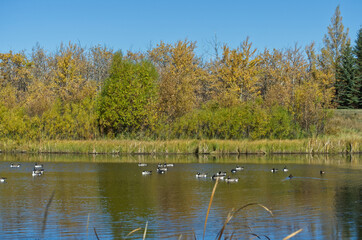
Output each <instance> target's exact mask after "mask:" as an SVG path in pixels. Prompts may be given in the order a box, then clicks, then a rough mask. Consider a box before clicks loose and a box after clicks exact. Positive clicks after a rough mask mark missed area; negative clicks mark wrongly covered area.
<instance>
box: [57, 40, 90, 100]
mask: <svg viewBox="0 0 362 240" xmlns="http://www.w3.org/2000/svg"><path fill="white" fill-rule="evenodd" d="M87 70H88V63H87V61H86V57H85V54H84V49H83V48H81V47H80V46H78V45H76V44H72V43H69V45H68V46H67V47H64V46H63V44H62V45H61V47H60V49H59V52H58V53H57V54H56V55H55V58H54V66H53V74H54V75H53V77H54V86H53V89H54V90H55V92H56V94H57V96H59V97H60V98H61V99H62V100H63V101H70V102H72V101H80V100H82V99H83V98H84V97H86V96H89V95H92V94H95V82H94V81H88V79H87V78H86V76H87Z"/></svg>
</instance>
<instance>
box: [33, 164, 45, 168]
mask: <svg viewBox="0 0 362 240" xmlns="http://www.w3.org/2000/svg"><path fill="white" fill-rule="evenodd" d="M34 168H43V164H38V163H35V165H34Z"/></svg>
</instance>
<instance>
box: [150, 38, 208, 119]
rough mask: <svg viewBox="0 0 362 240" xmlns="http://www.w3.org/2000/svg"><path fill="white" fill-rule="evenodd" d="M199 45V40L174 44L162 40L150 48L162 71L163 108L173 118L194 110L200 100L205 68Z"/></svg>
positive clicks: (164, 112)
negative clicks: (198, 49) (197, 53)
mask: <svg viewBox="0 0 362 240" xmlns="http://www.w3.org/2000/svg"><path fill="white" fill-rule="evenodd" d="M195 48H196V43H195V42H189V41H187V40H185V41H178V42H177V43H175V44H174V45H171V44H165V43H163V42H161V43H160V44H158V45H157V46H156V47H155V48H153V49H151V50H150V51H148V55H149V58H150V59H151V61H152V62H153V63H154V65H155V66H156V68H157V70H158V72H159V75H160V80H159V101H160V111H161V113H163V114H164V115H165V116H167V118H169V119H170V120H173V119H175V118H177V117H180V116H182V115H184V114H185V113H187V112H190V111H191V110H192V109H194V108H195V107H196V106H197V104H198V101H197V100H198V99H197V96H198V92H199V91H200V84H199V82H200V81H202V80H203V79H204V75H205V71H204V70H203V69H202V68H201V66H200V60H199V59H198V58H197V57H196V55H195V52H194V50H195Z"/></svg>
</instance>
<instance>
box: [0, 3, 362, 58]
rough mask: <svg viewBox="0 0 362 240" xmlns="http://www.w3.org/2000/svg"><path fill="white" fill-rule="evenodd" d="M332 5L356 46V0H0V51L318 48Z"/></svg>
mask: <svg viewBox="0 0 362 240" xmlns="http://www.w3.org/2000/svg"><path fill="white" fill-rule="evenodd" d="M337 5H340V9H341V15H342V17H343V24H344V25H345V27H348V28H349V29H350V33H349V36H350V37H351V39H352V41H354V40H355V38H356V34H357V31H358V29H359V28H360V27H361V26H362V1H360V0H358V1H357V0H345V1H334V0H323V1H318V0H313V1H311V0H303V1H293V0H286V1H271V0H254V1H250V0H249V1H241V0H239V1H236V0H235V1H231V0H223V1H213V0H209V1H197V0H193V1H190V0H183V1H171V0H162V1H161V0H160V1H157V0H155V1H151V0H149V1H145V0H143V1H141V0H129V1H116V0H114V1H110V0H102V1H101V0H99V1H95V0H87V1H85V0H11V1H10V0H0V10H1V21H0V52H8V51H10V50H12V51H21V50H26V52H27V53H29V52H30V51H31V49H32V48H33V47H34V46H35V44H36V43H37V42H38V43H39V44H40V46H42V47H44V48H45V49H46V50H48V51H55V49H56V48H57V47H58V46H59V45H60V43H61V42H64V43H68V42H69V41H72V42H75V43H80V44H81V45H82V46H83V47H90V46H94V45H98V44H100V45H105V46H107V47H110V48H113V49H114V50H119V49H121V50H122V51H127V50H132V51H138V50H140V51H145V50H147V49H148V48H149V47H150V46H151V45H153V46H155V45H156V44H157V43H159V42H160V41H164V42H166V43H174V42H176V41H178V40H184V39H188V40H190V41H196V42H197V46H198V50H197V52H198V54H205V53H207V52H208V51H210V49H211V47H210V44H209V42H210V41H211V40H212V39H213V38H214V36H217V39H218V41H220V42H222V43H226V44H228V45H229V46H230V47H232V48H235V47H237V46H239V44H240V43H241V42H242V41H243V40H244V39H245V38H246V37H247V36H249V37H250V41H251V42H252V43H253V46H254V47H256V48H257V49H258V50H263V49H264V48H269V49H273V48H277V49H282V48H288V47H292V46H294V44H295V43H298V44H299V45H300V46H305V45H306V44H309V43H311V42H312V41H315V42H316V45H317V47H321V46H322V39H323V36H324V34H325V33H326V32H327V26H328V25H329V24H330V19H331V17H332V15H333V13H334V11H335V8H336V7H337Z"/></svg>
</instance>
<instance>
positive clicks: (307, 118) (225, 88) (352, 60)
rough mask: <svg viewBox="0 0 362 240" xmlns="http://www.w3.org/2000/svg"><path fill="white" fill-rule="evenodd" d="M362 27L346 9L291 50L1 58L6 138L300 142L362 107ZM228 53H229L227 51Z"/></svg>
mask: <svg viewBox="0 0 362 240" xmlns="http://www.w3.org/2000/svg"><path fill="white" fill-rule="evenodd" d="M361 31H362V30H361V29H360V30H359V32H358V34H357V40H356V42H355V43H351V41H350V39H349V37H348V29H347V30H344V27H343V24H342V17H341V16H340V12H339V7H337V9H336V12H335V14H334V16H333V17H332V19H331V25H330V26H329V27H328V32H327V34H326V35H325V37H324V39H323V42H324V47H323V48H322V49H320V50H316V48H315V46H314V43H311V44H310V45H308V46H305V47H301V46H298V45H295V46H294V47H292V48H288V49H263V50H260V49H259V50H258V49H255V48H253V45H252V42H251V41H250V39H249V38H247V39H245V40H244V41H242V42H241V44H240V46H239V47H237V48H234V49H232V48H231V47H230V46H228V45H227V44H222V43H219V42H216V41H214V46H213V47H214V49H215V54H214V57H212V58H210V59H205V58H201V57H199V56H197V54H196V49H197V43H196V42H193V41H189V40H187V39H186V40H181V41H178V42H176V43H164V42H160V43H159V44H157V45H156V46H155V47H153V48H151V49H149V50H148V51H146V52H132V51H128V52H126V53H122V52H121V51H116V52H114V51H113V49H110V48H107V47H104V46H100V45H98V46H94V47H91V48H84V47H82V46H81V45H80V44H75V43H71V42H70V43H68V44H61V45H60V46H59V48H58V50H57V51H56V52H54V53H50V52H48V51H47V50H45V49H43V48H42V47H41V46H40V45H39V44H37V45H36V46H35V47H34V48H33V49H32V51H31V54H25V52H12V51H10V52H8V53H0V138H10V139H29V140H41V139H95V138H103V137H110V138H113V137H127V138H150V139H174V138H206V139H210V138H218V139H246V138H248V139H260V138H274V139H282V138H301V137H306V136H312V135H319V134H324V133H325V130H326V129H325V126H326V122H327V121H328V116H329V114H328V111H327V110H328V109H331V108H361V103H362V101H361V92H362V91H361V86H362V85H361V79H362V67H361V66H362V64H361V62H362V54H361V49H362V45H361V41H362V38H361V37H362V34H361ZM220 46H221V47H220Z"/></svg>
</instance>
